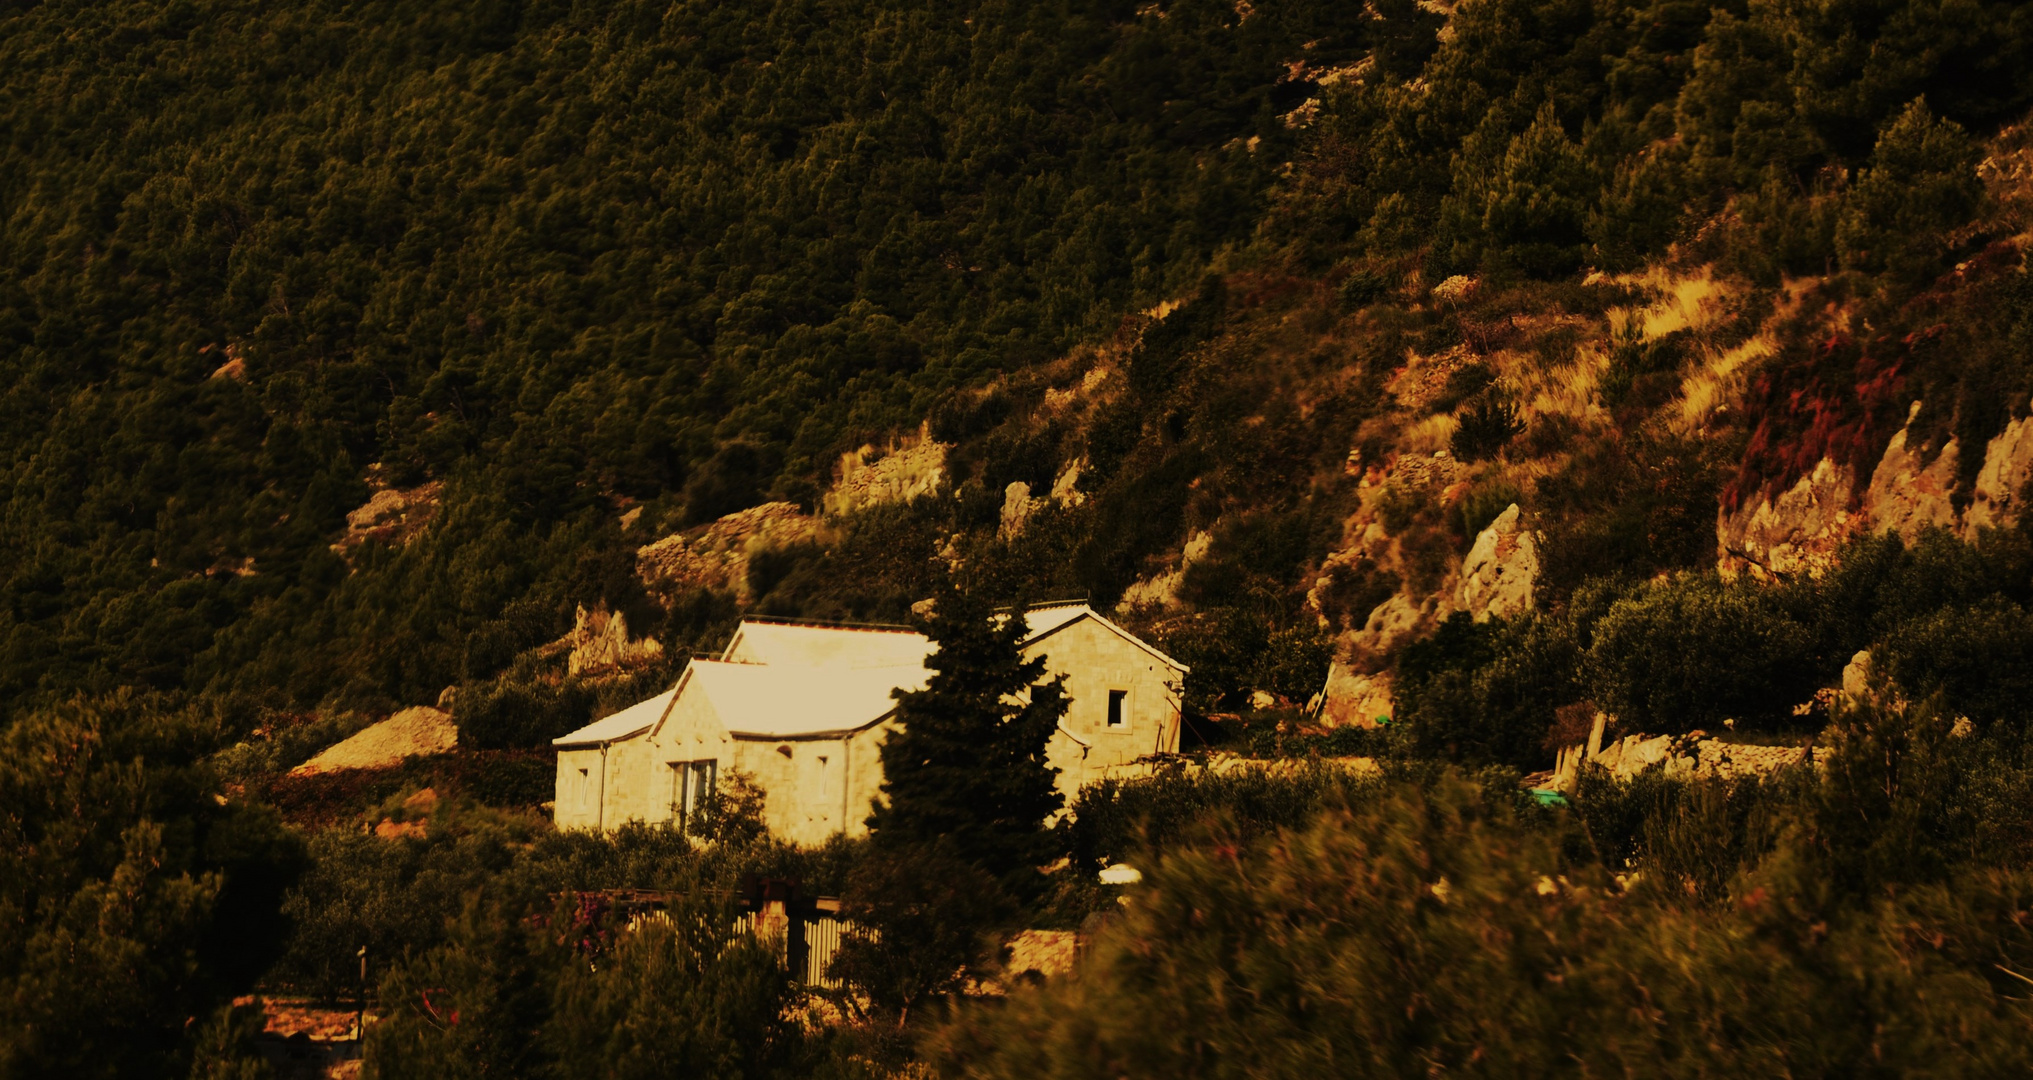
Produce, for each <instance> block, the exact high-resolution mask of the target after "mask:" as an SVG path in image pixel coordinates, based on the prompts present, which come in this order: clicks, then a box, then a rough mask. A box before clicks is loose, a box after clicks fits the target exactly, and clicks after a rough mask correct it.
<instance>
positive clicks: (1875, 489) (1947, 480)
mask: <svg viewBox="0 0 2033 1080" xmlns="http://www.w3.org/2000/svg"><path fill="white" fill-rule="evenodd" d="M1919 413H1920V403H1919V402H1917V401H1916V402H1914V403H1913V408H1912V410H1911V411H1910V412H1908V413H1907V414H1906V426H1905V427H1902V428H1900V429H1899V432H1898V434H1896V435H1893V436H1892V441H1891V442H1890V443H1888V444H1886V446H1885V453H1884V456H1883V457H1881V458H1879V459H1878V467H1877V470H1876V471H1874V472H1873V473H1871V486H1870V490H1868V491H1866V492H1865V493H1864V505H1863V512H1864V518H1865V520H1866V521H1867V522H1869V527H1870V528H1871V529H1872V531H1874V532H1895V533H1898V534H1899V535H1900V537H1901V538H1903V539H1905V540H1906V541H1908V542H1911V541H1912V540H1913V538H1914V537H1916V536H1919V535H1920V533H1921V531H1922V530H1925V529H1929V528H1945V529H1952V528H1954V527H1955V524H1956V521H1955V505H1954V503H1952V502H1950V501H1949V496H1950V495H1951V494H1952V493H1953V492H1954V490H1955V480H1956V472H1957V470H1958V469H1959V468H1960V467H1961V458H1962V452H1961V449H1960V448H1959V447H1958V446H1957V445H1956V442H1955V440H1954V439H1950V440H1948V445H1946V446H1944V447H1942V448H1941V451H1940V453H1937V454H1935V455H1933V457H1934V459H1933V460H1932V461H1927V460H1926V458H1927V456H1928V455H1927V450H1928V448H1927V447H1925V446H1920V447H1915V446H1911V445H1909V442H1908V440H1909V439H1910V438H1911V433H1912V430H1913V418H1914V417H1915V416H1918V415H1919Z"/></svg>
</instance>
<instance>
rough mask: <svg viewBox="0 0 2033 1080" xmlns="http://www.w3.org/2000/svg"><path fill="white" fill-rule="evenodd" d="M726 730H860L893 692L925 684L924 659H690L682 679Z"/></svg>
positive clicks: (778, 735) (757, 734)
mask: <svg viewBox="0 0 2033 1080" xmlns="http://www.w3.org/2000/svg"><path fill="white" fill-rule="evenodd" d="M681 685H687V686H688V687H689V689H690V691H691V692H695V693H702V694H704V695H706V699H707V700H708V701H710V702H712V704H713V711H714V712H715V713H717V714H718V715H719V717H720V723H721V724H722V725H723V726H724V727H726V729H727V733H728V734H730V735H746V736H749V737H751V738H765V739H791V738H798V737H800V736H811V735H821V734H826V733H830V732H837V731H859V730H860V729H862V728H865V727H867V726H868V725H870V724H873V723H875V722H876V721H878V720H880V719H882V718H883V717H885V716H888V715H889V714H890V711H891V710H893V709H895V708H896V699H895V698H894V697H892V696H891V695H892V693H893V692H894V691H896V690H919V689H922V688H923V687H924V685H925V665H924V664H923V663H922V662H919V663H914V664H907V665H892V666H889V667H827V668H816V667H809V666H802V667H801V666H792V665H784V664H733V663H726V662H724V661H719V660H694V661H692V666H691V670H690V672H689V674H688V678H687V680H686V683H685V684H681Z"/></svg>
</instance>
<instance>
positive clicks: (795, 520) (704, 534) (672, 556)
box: [635, 502, 819, 603]
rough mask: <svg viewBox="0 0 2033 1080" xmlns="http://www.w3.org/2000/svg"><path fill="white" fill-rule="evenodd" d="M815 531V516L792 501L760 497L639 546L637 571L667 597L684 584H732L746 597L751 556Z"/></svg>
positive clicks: (728, 586) (714, 586)
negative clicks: (756, 503) (711, 519)
mask: <svg viewBox="0 0 2033 1080" xmlns="http://www.w3.org/2000/svg"><path fill="white" fill-rule="evenodd" d="M818 531H819V523H818V520H817V519H815V518H813V517H811V516H809V515H807V514H805V513H804V512H803V511H801V510H799V509H798V506H797V504H796V503H787V502H773V503H763V504H762V505H761V506H751V507H749V508H748V509H746V510H739V511H736V512H734V513H732V514H728V515H727V516H726V517H723V518H721V519H720V520H718V521H715V522H713V523H712V524H711V525H708V526H706V527H705V528H703V529H694V530H691V531H689V532H684V533H674V534H672V535H670V536H666V537H664V538H663V539H661V540H658V541H657V542H656V543H654V544H648V545H646V546H644V547H640V548H637V549H636V552H635V572H636V575H637V576H638V577H640V578H642V582H643V584H644V585H645V586H647V587H648V588H649V590H650V591H651V592H652V593H654V594H658V595H662V596H666V597H668V595H669V594H670V593H672V592H674V591H676V590H679V589H684V588H704V589H731V590H732V591H733V592H734V595H735V598H736V599H737V600H740V601H741V602H743V603H746V602H747V601H748V599H749V596H748V559H749V556H750V555H752V554H754V553H755V552H758V551H762V550H766V549H768V548H775V547H783V546H785V545H787V544H794V543H797V542H799V541H801V540H810V539H812V538H813V537H814V536H816V535H818Z"/></svg>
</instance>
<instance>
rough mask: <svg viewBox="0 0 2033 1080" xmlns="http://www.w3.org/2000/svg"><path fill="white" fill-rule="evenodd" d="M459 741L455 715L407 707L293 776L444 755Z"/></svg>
mask: <svg viewBox="0 0 2033 1080" xmlns="http://www.w3.org/2000/svg"><path fill="white" fill-rule="evenodd" d="M458 744H459V729H458V728H456V727H454V726H453V725H452V717H451V716H450V714H448V713H444V712H440V711H439V710H437V709H433V708H431V707H430V706H428V705H418V706H415V707H414V708H408V709H404V710H402V711H401V712H399V713H396V714H395V715H394V716H391V717H389V718H388V719H386V720H383V721H382V722H380V723H378V724H374V725H372V726H370V727H367V728H364V729H362V730H361V731H359V732H356V733H355V734H354V735H353V737H352V738H350V739H347V740H345V741H344V742H341V743H338V744H336V745H334V746H329V747H326V748H325V750H324V752H322V753H320V754H318V756H316V757H314V758H312V759H310V760H309V761H306V762H304V763H303V764H301V765H299V766H297V767H296V768H294V769H291V770H290V772H289V774H290V775H291V776H311V775H314V774H317V773H327V772H338V771H339V770H341V769H387V768H393V767H394V766H397V765H400V764H402V761H403V759H404V758H407V757H421V756H427V755H431V754H442V753H444V752H445V751H447V750H450V749H452V748H453V747H455V746H457V745H458Z"/></svg>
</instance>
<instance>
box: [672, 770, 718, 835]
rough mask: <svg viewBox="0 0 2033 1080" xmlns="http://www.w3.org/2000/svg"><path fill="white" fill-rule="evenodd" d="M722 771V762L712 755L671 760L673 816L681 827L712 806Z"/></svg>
mask: <svg viewBox="0 0 2033 1080" xmlns="http://www.w3.org/2000/svg"><path fill="white" fill-rule="evenodd" d="M719 772H720V762H718V761H717V760H713V759H710V758H709V759H707V760H705V761H673V762H671V819H672V820H673V821H675V822H677V824H678V825H679V827H681V828H682V827H683V826H684V824H685V823H686V822H687V821H689V820H690V819H691V818H692V817H693V816H694V815H696V814H699V813H701V812H702V811H705V810H707V809H708V808H709V807H711V805H712V803H711V802H710V801H709V800H710V799H711V798H712V796H713V792H714V791H715V790H716V789H715V786H714V785H715V784H717V783H718V781H719Z"/></svg>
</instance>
